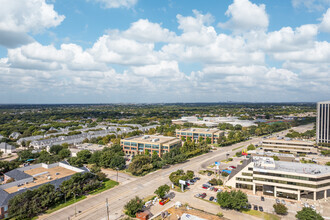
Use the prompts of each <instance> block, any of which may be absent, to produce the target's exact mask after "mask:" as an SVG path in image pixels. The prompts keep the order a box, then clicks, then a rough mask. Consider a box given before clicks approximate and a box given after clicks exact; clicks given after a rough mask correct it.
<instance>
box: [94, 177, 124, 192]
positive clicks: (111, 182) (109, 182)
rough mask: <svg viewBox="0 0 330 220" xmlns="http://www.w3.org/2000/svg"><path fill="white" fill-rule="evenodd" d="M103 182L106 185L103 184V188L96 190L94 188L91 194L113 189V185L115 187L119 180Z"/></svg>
mask: <svg viewBox="0 0 330 220" xmlns="http://www.w3.org/2000/svg"><path fill="white" fill-rule="evenodd" d="M103 183H104V185H103V187H102V188H99V189H96V190H94V191H93V192H91V193H89V194H90V195H95V194H98V193H101V192H104V191H106V190H108V189H111V188H112V187H115V186H117V185H118V184H119V183H118V182H116V181H113V180H106V181H104V182H103Z"/></svg>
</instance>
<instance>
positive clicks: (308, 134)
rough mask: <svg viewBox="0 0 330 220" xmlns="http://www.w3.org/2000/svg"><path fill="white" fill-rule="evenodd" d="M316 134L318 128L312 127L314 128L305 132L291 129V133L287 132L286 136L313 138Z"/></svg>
mask: <svg viewBox="0 0 330 220" xmlns="http://www.w3.org/2000/svg"><path fill="white" fill-rule="evenodd" d="M315 136H316V130H315V129H312V130H307V131H305V132H302V133H299V132H297V131H294V130H290V131H289V133H287V134H286V135H285V137H289V138H312V137H315Z"/></svg>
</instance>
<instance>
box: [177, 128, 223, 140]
mask: <svg viewBox="0 0 330 220" xmlns="http://www.w3.org/2000/svg"><path fill="white" fill-rule="evenodd" d="M223 135H224V132H223V131H220V130H219V129H216V128H189V129H180V130H176V137H177V138H180V139H181V138H184V139H187V138H188V137H190V138H191V140H195V141H198V140H199V139H200V138H203V139H204V140H206V139H207V138H210V139H211V143H212V144H214V143H216V142H217V140H218V139H219V137H220V136H223Z"/></svg>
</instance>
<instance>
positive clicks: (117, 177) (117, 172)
mask: <svg viewBox="0 0 330 220" xmlns="http://www.w3.org/2000/svg"><path fill="white" fill-rule="evenodd" d="M116 170H117V182H118V170H119V169H118V167H116Z"/></svg>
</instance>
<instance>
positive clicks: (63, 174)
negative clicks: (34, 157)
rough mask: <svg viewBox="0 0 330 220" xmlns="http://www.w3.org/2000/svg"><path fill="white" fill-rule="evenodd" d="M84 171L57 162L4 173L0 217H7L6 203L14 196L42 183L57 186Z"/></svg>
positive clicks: (1, 187)
mask: <svg viewBox="0 0 330 220" xmlns="http://www.w3.org/2000/svg"><path fill="white" fill-rule="evenodd" d="M86 171H87V170H86V169H81V168H77V167H73V166H70V165H68V164H66V163H64V162H59V163H53V164H44V163H39V164H35V165H31V166H26V167H21V168H17V169H14V170H11V171H9V172H7V173H5V174H4V181H3V184H2V185H0V219H2V218H7V217H8V203H9V200H10V199H11V198H13V197H14V196H16V195H18V194H20V193H23V192H25V191H27V190H33V189H36V188H39V187H40V186H42V185H44V184H52V185H54V186H55V188H58V187H59V186H60V185H61V183H62V182H63V181H65V180H68V179H70V178H71V176H72V175H74V174H75V173H83V172H86Z"/></svg>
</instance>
